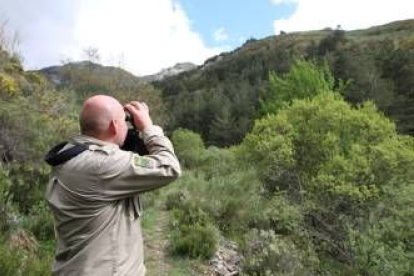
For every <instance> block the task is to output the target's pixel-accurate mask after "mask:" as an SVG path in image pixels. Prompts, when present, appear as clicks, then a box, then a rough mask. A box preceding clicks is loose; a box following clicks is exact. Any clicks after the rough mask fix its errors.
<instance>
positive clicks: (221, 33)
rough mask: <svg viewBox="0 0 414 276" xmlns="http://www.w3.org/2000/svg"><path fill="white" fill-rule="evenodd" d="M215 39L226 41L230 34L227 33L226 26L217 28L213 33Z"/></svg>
mask: <svg viewBox="0 0 414 276" xmlns="http://www.w3.org/2000/svg"><path fill="white" fill-rule="evenodd" d="M213 37H214V40H215V41H218V42H220V41H225V40H227V39H228V38H229V36H228V35H227V33H226V30H225V29H224V28H219V29H217V30H216V31H215V32H214V34H213Z"/></svg>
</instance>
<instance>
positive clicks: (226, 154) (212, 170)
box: [198, 146, 239, 180]
mask: <svg viewBox="0 0 414 276" xmlns="http://www.w3.org/2000/svg"><path fill="white" fill-rule="evenodd" d="M237 169H239V168H238V162H237V160H236V158H235V155H234V153H233V151H232V150H231V149H219V148H217V147H214V146H211V147H209V148H208V149H206V150H205V151H203V154H202V155H201V158H200V167H199V168H198V170H201V171H203V173H204V176H205V178H206V179H207V180H208V179H210V178H212V177H218V176H225V175H228V174H229V173H232V172H233V171H234V170H237Z"/></svg>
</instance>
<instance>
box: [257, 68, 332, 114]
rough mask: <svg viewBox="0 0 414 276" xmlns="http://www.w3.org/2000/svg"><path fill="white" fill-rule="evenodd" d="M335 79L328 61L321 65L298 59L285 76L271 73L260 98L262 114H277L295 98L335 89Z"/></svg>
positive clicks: (308, 96) (307, 96) (309, 96)
mask: <svg viewBox="0 0 414 276" xmlns="http://www.w3.org/2000/svg"><path fill="white" fill-rule="evenodd" d="M334 85H335V80H334V77H333V75H332V73H331V72H330V70H329V67H328V65H327V63H324V64H323V65H322V66H321V67H319V66H317V65H316V64H315V63H313V62H308V61H304V60H296V61H295V62H294V64H293V66H292V68H291V69H290V70H289V72H288V73H287V74H285V75H283V76H281V77H280V76H278V75H277V74H276V73H274V72H270V73H269V85H268V87H267V90H266V91H265V93H264V95H263V97H262V98H261V100H260V105H261V110H260V112H261V114H263V115H264V114H275V113H277V112H278V110H279V109H280V108H282V107H283V106H284V105H287V104H290V103H291V102H292V101H293V100H294V99H304V98H311V97H313V96H315V95H316V94H318V93H320V92H322V91H331V90H333V89H334Z"/></svg>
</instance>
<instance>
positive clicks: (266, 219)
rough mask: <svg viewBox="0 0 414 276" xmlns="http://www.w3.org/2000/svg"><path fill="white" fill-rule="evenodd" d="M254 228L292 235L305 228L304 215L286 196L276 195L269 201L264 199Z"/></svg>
mask: <svg viewBox="0 0 414 276" xmlns="http://www.w3.org/2000/svg"><path fill="white" fill-rule="evenodd" d="M263 201H264V202H263V206H262V207H261V211H260V212H258V214H257V216H256V218H255V220H254V226H255V228H259V229H268V230H273V231H274V232H275V233H276V234H280V235H291V234H293V233H298V232H299V231H300V229H301V228H303V214H302V211H301V210H300V208H299V207H298V206H295V205H293V204H292V203H291V202H290V201H289V200H288V199H287V198H286V196H285V195H284V194H276V195H274V196H272V197H271V198H270V199H269V200H266V199H263Z"/></svg>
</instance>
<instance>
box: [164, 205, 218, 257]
mask: <svg viewBox="0 0 414 276" xmlns="http://www.w3.org/2000/svg"><path fill="white" fill-rule="evenodd" d="M171 224H172V227H173V234H172V236H171V241H170V251H171V253H172V254H177V255H184V256H188V257H190V258H199V257H200V258H204V259H208V258H210V257H211V256H212V255H213V254H214V252H215V251H216V249H217V244H218V231H217V230H216V228H215V227H214V226H213V225H212V224H211V222H210V218H209V216H208V214H207V213H206V212H204V211H203V210H202V209H201V208H200V206H199V205H198V204H197V203H196V202H193V201H185V202H184V203H183V205H182V206H181V208H180V209H175V210H174V218H173V221H172V223H171Z"/></svg>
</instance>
